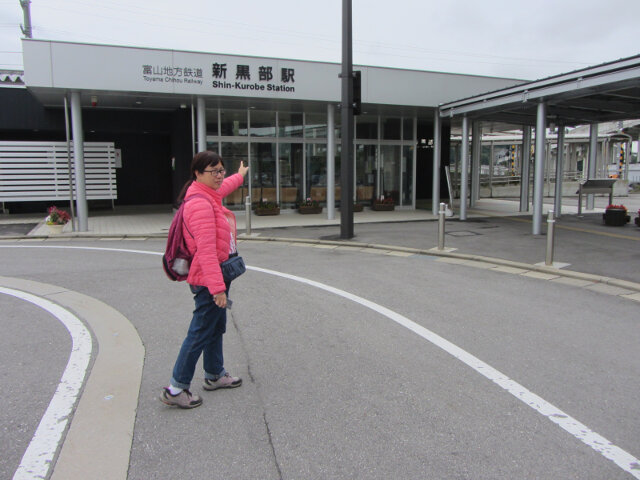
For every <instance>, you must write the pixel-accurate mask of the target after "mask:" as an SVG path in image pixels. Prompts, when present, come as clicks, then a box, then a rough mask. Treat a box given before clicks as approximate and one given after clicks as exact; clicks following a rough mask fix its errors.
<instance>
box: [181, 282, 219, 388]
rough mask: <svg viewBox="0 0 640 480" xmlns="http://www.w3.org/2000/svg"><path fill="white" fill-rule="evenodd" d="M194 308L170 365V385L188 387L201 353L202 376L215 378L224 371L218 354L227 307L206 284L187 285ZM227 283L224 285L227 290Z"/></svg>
mask: <svg viewBox="0 0 640 480" xmlns="http://www.w3.org/2000/svg"><path fill="white" fill-rule="evenodd" d="M190 288H191V292H192V293H193V294H194V297H193V298H194V300H195V303H196V308H195V310H194V311H193V318H192V319H191V325H189V331H188V333H187V337H186V338H185V339H184V342H182V348H180V353H179V354H178V359H177V360H176V364H175V366H174V367H173V377H172V378H171V385H173V386H174V387H178V388H189V386H190V385H191V380H192V379H193V374H194V372H195V369H196V364H197V363H198V359H199V358H200V354H203V358H202V360H203V366H204V376H205V378H208V379H210V380H217V379H218V378H220V377H222V376H223V375H224V374H225V373H226V372H225V370H224V357H223V355H222V334H223V333H224V332H225V331H226V330H227V310H226V309H225V308H220V307H218V306H217V305H216V304H215V302H214V301H213V296H212V295H211V294H210V293H209V289H208V288H207V287H202V286H197V285H190ZM228 292H229V287H228V286H227V294H228Z"/></svg>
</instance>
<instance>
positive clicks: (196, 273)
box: [183, 173, 244, 295]
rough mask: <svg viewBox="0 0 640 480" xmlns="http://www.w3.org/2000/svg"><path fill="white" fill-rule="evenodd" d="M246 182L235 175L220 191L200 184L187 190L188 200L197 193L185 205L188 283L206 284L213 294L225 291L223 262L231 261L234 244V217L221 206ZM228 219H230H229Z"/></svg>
mask: <svg viewBox="0 0 640 480" xmlns="http://www.w3.org/2000/svg"><path fill="white" fill-rule="evenodd" d="M243 181H244V179H243V177H242V175H240V174H239V173H236V174H235V175H231V176H230V177H227V178H225V179H224V182H222V185H221V186H220V188H219V189H218V190H214V189H212V188H210V187H208V186H206V185H203V184H202V183H199V182H195V181H194V182H193V183H192V184H191V186H190V187H189V188H188V189H187V193H186V195H185V199H186V198H189V197H190V196H192V195H194V194H199V195H202V196H203V197H206V198H201V197H197V198H194V199H191V200H190V201H189V202H187V203H186V204H185V206H184V214H183V215H184V217H183V219H184V223H183V236H184V239H185V243H186V244H187V248H188V249H189V252H190V253H191V254H193V260H192V261H191V267H190V268H189V276H188V277H187V283H189V284H191V285H204V286H206V287H207V288H208V289H209V292H210V293H211V295H216V294H218V293H222V292H224V291H225V290H226V287H225V285H224V280H223V279H222V272H221V271H220V263H222V262H224V261H225V260H227V259H228V258H229V250H230V244H231V228H232V227H231V225H230V223H231V224H233V229H234V232H233V233H234V238H235V233H236V232H235V216H234V215H233V213H232V212H231V211H229V210H228V209H227V208H225V207H224V206H223V205H222V199H223V198H224V197H226V196H227V195H229V194H230V193H231V192H233V191H234V190H236V189H237V188H238V187H240V185H242V182H243ZM227 217H230V219H229V220H227Z"/></svg>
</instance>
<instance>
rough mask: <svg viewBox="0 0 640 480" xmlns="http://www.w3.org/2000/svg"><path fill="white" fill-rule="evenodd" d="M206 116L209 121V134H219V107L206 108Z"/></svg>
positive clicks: (215, 135)
mask: <svg viewBox="0 0 640 480" xmlns="http://www.w3.org/2000/svg"><path fill="white" fill-rule="evenodd" d="M205 117H206V122H207V135H213V136H214V137H217V136H218V109H217V108H207V109H206V110H205Z"/></svg>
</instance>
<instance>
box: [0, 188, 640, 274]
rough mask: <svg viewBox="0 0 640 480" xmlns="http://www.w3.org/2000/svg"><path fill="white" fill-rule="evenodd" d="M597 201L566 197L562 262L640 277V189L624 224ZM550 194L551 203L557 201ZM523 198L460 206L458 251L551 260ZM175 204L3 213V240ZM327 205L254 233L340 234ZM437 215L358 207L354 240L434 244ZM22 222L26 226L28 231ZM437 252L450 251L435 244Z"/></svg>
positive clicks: (310, 237)
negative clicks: (464, 213) (57, 224)
mask: <svg viewBox="0 0 640 480" xmlns="http://www.w3.org/2000/svg"><path fill="white" fill-rule="evenodd" d="M595 200H596V209H595V210H593V211H584V210H583V213H584V214H583V215H582V216H580V217H578V216H577V199H576V198H572V197H569V198H565V199H563V210H562V212H563V215H562V217H561V218H560V219H558V220H557V222H556V235H555V250H554V266H555V267H560V268H562V269H564V270H565V271H576V272H583V273H589V274H594V275H600V276H605V277H610V278H613V279H619V280H624V281H630V282H636V283H639V284H640V270H639V269H638V268H637V266H638V260H639V259H640V243H639V242H640V228H638V227H636V226H635V224H634V219H635V216H636V215H637V211H638V208H640V194H632V195H629V196H628V197H620V198H616V199H614V202H615V203H624V204H625V205H626V206H627V208H628V209H629V213H630V215H631V222H630V224H628V225H626V226H624V227H607V226H604V225H603V224H602V212H603V211H604V207H605V206H606V203H607V202H608V199H607V198H605V197H596V199H595ZM551 201H552V200H551V199H545V205H544V208H543V211H544V212H545V214H546V212H547V211H548V209H549V208H551V207H552V204H551V203H550V202H551ZM518 209H519V202H518V201H517V200H515V199H482V200H480V201H479V202H478V204H477V205H476V207H475V208H473V209H469V210H468V219H467V220H466V221H460V220H459V218H458V213H459V212H458V211H455V212H454V216H453V217H451V218H448V219H447V221H446V235H445V247H446V248H447V249H455V250H454V251H453V253H452V254H451V255H453V256H456V255H458V256H459V255H473V256H476V257H478V258H477V259H479V260H482V259H487V260H488V261H491V260H493V259H503V260H508V261H512V262H522V263H527V264H530V265H535V264H538V263H543V264H544V262H545V258H546V243H547V241H546V226H547V225H546V216H545V218H544V221H543V232H542V233H543V234H542V235H532V233H531V231H532V225H531V214H530V213H527V212H525V213H522V212H519V211H518ZM236 215H237V220H238V231H239V233H240V234H241V235H244V234H245V232H246V227H245V214H244V211H239V212H236ZM172 217H173V210H172V209H171V207H170V206H166V205H160V206H156V205H151V206H119V207H116V209H115V210H114V211H110V210H108V211H96V212H90V217H89V231H88V232H82V233H80V232H75V233H74V232H72V231H71V225H70V224H67V226H66V227H65V230H64V232H63V234H61V235H50V233H49V232H48V230H47V226H46V225H45V224H44V221H43V218H42V215H33V214H31V215H15V216H14V215H0V240H13V241H15V240H18V241H35V240H55V239H57V238H58V239H62V238H64V239H65V240H67V239H69V238H70V237H78V238H110V239H117V238H125V237H126V238H132V237H162V236H166V234H167V231H168V228H169V224H170V223H171V219H172ZM326 217H327V214H326V211H325V212H323V213H322V214H316V215H301V214H299V213H297V212H295V211H288V212H287V211H285V212H283V213H281V214H280V215H277V216H256V215H252V218H251V227H252V228H251V236H250V237H246V235H244V236H245V238H250V239H254V240H255V239H266V238H269V239H284V238H287V239H291V238H294V239H301V240H305V241H310V242H318V241H340V238H339V237H340V212H339V211H338V210H337V211H336V218H335V219H332V220H329V219H327V218H326ZM436 220H437V217H436V216H434V215H432V214H431V212H430V211H427V210H409V209H401V208H398V209H396V210H395V211H393V212H374V211H371V210H369V209H365V211H363V212H359V213H355V214H354V233H355V238H353V239H350V240H346V242H347V243H351V244H366V245H386V246H394V247H397V248H400V249H402V248H406V249H419V250H422V251H423V253H426V252H424V251H426V250H430V249H434V248H435V247H436V246H437V242H438V222H437V221H436ZM20 228H23V230H25V231H27V233H25V231H23V232H20ZM430 253H432V254H447V252H446V251H445V252H441V251H435V252H433V251H432V252H430Z"/></svg>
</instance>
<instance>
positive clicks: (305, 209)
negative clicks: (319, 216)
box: [298, 197, 322, 215]
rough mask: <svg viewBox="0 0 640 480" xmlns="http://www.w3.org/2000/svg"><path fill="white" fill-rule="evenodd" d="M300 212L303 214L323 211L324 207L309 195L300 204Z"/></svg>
mask: <svg viewBox="0 0 640 480" xmlns="http://www.w3.org/2000/svg"><path fill="white" fill-rule="evenodd" d="M298 212H299V213H302V214H303V215H306V214H309V213H322V207H321V206H320V204H319V203H318V202H317V201H315V200H311V198H310V197H309V198H307V199H306V200H305V201H304V202H302V203H300V204H298Z"/></svg>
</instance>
